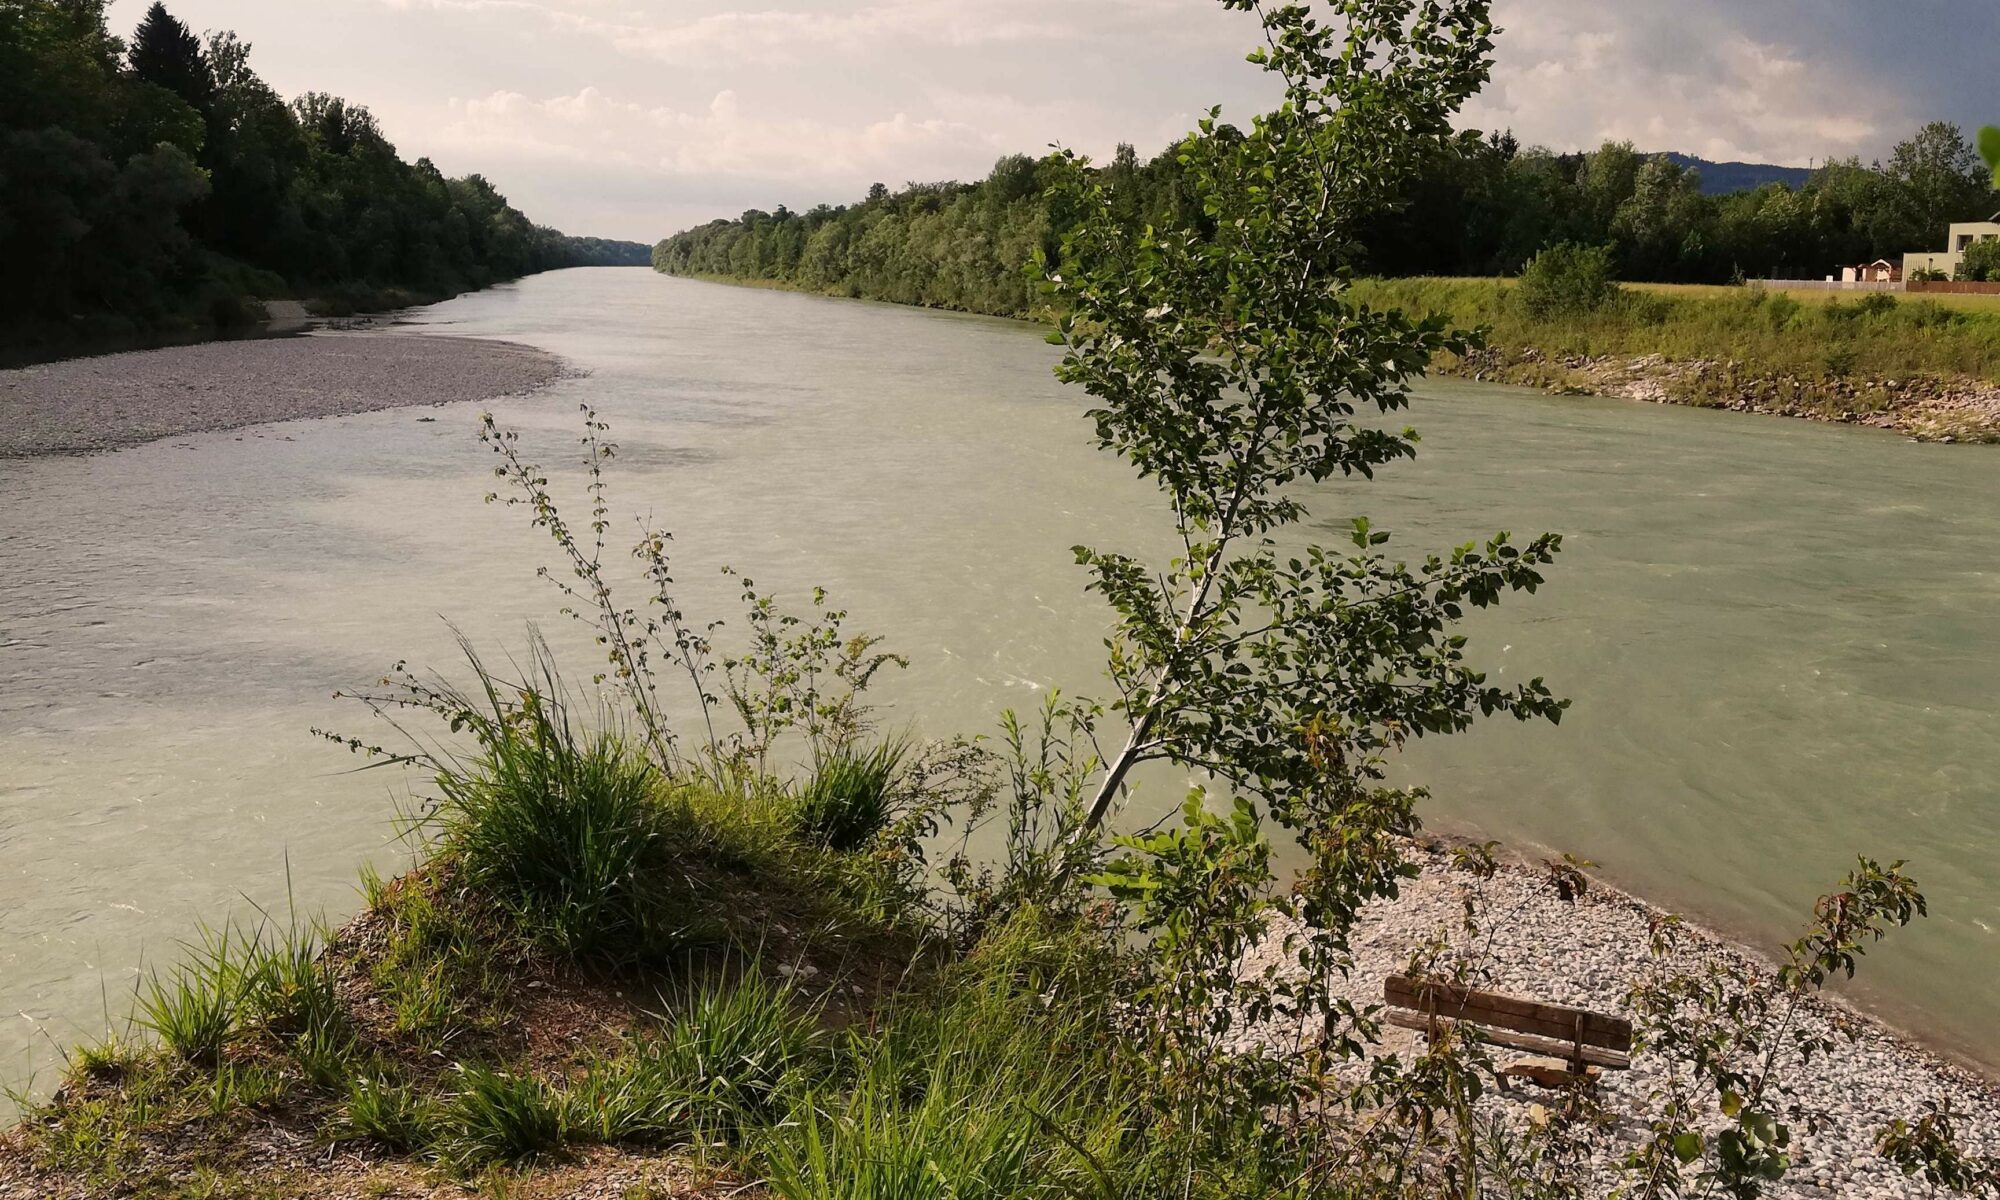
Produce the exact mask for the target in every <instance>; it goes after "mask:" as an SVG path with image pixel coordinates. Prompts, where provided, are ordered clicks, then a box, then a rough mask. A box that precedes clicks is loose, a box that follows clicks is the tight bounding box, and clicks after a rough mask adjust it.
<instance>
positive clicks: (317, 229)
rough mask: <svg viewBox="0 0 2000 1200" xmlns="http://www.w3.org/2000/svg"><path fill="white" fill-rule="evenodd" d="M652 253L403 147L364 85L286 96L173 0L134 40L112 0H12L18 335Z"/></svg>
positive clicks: (106, 328) (238, 49)
mask: <svg viewBox="0 0 2000 1200" xmlns="http://www.w3.org/2000/svg"><path fill="white" fill-rule="evenodd" d="M645 251H646V248H645V247H643V246H640V245H638V244H635V243H619V242H607V241H604V240H601V239H596V238H569V237H565V236H564V235H562V234H561V233H559V232H557V231H556V230H553V229H549V228H545V227H541V226H537V225H536V224H534V223H533V222H532V221H530V220H529V219H528V218H527V217H526V216H524V215H523V214H522V213H521V212H520V211H519V210H517V209H515V208H513V207H512V206H511V205H509V204H508V203H507V199H506V197H505V196H503V195H501V194H500V192H499V191H498V190H497V189H495V188H494V186H493V185H492V183H490V182H489V181H487V180H486V179H484V178H482V177H481V176H478V175H468V176H466V177H464V178H461V179H448V178H446V177H445V175H444V174H443V173H442V172H441V171H439V170H438V169H437V167H436V166H435V165H433V164H432V163H431V162H430V161H429V160H428V159H418V160H417V161H416V162H414V163H409V162H405V161H403V159H402V158H400V157H399V156H398V155H397V153H396V148H395V147H394V146H393V145H391V144H390V142H389V140H388V139H387V138H386V137H384V136H383V133H382V130H381V127H380V125H379V124H377V122H376V120H375V118H374V117H373V116H371V115H370V114H369V112H368V110H367V109H366V108H363V107H362V106H360V105H357V104H351V103H349V102H347V101H346V100H343V99H341V98H340V97H338V96H332V95H328V94H325V93H320V92H309V93H307V94H305V95H302V96H300V97H298V98H296V99H295V100H292V101H290V102H287V101H286V100H285V99H284V98H282V97H280V96H279V95H278V94H277V93H276V92H275V91H273V90H272V89H271V87H270V86H269V85H268V84H266V83H265V82H264V81H263V80H262V79H260V78H258V76H257V73H256V72H255V71H254V70H253V69H252V68H251V66H250V46H249V44H248V43H246V42H244V41H243V40H241V39H240V38H238V37H237V36H236V35H235V34H234V33H230V32H219V33H211V34H209V35H208V36H207V37H206V38H205V39H204V38H199V37H197V36H196V35H195V34H194V33H193V32H192V31H191V30H189V28H188V27H187V26H186V25H184V24H183V23H182V22H180V21H179V20H177V19H175V18H174V17H173V16H172V15H171V14H170V13H169V12H168V11H167V9H166V8H165V7H164V6H163V5H161V4H158V3H156V4H154V5H153V6H152V7H151V8H150V9H149V10H148V11H147V13H146V15H145V18H144V19H143V21H142V22H141V23H140V25H139V27H138V29H137V30H136V31H135V32H134V34H133V35H132V37H131V39H130V40H129V41H127V40H126V39H123V38H120V37H117V36H115V35H113V34H112V33H111V32H110V30H109V28H108V27H107V24H106V19H105V0H9V3H7V4H5V5H4V6H0V321H4V324H5V327H6V329H7V330H8V334H7V336H6V338H5V340H9V341H15V340H41V339H49V340H58V339H63V338H69V337H77V336H84V337H88V336H93V335H103V334H115V333H119V332H125V331H138V330H148V329H156V328H161V327H168V326H173V325H178V324H194V325H203V324H214V325H228V324H232V323H237V322H240V321H244V320H249V319H251V318H253V317H254V316H255V315H256V309H255V308H254V306H253V305H252V304H251V303H250V302H249V298H250V297H255V296H270V295H274V294H276V295H284V294H291V293H298V294H305V295H312V296H321V295H334V296H346V297H349V298H362V297H366V296H368V295H370V294H379V293H382V292H394V293H414V294H416V295H419V296H432V297H435V296H443V295H449V294H455V293H457V292H460V291H464V290H467V289H472V288H478V287H483V286H486V285H488V284H490V283H493V282H496V281H498V280H503V279H510V278H515V277H518V276H521V275H525V274H528V273H531V272H534V271H540V270H546V269H550V268H554V267H563V266H571V265H585V264H600V263H604V264H608V263H642V262H644V261H645Z"/></svg>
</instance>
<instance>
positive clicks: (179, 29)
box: [129, 0, 215, 115]
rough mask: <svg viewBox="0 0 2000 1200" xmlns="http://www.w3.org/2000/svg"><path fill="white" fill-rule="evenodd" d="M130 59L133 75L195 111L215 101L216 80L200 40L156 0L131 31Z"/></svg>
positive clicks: (200, 110)
mask: <svg viewBox="0 0 2000 1200" xmlns="http://www.w3.org/2000/svg"><path fill="white" fill-rule="evenodd" d="M129 61H130V64H131V68H132V74H133V75H134V76H135V77H137V78H138V79H141V80H143V81H145V82H147V83H150V84H154V85H156V86H158V87H163V88H165V89H166V90H167V91H169V92H172V93H173V94H174V95H176V96H179V97H180V98H181V99H182V100H184V101H186V102H187V105H188V107H190V108H192V109H194V110H195V111H196V112H198V113H202V114H204V115H205V114H206V113H207V112H208V110H209V107H210V106H211V105H212V104H213V103H214V98H215V79H214V77H213V76H212V75H210V73H209V69H208V55H207V54H206V53H204V52H203V50H202V45H201V39H199V38H197V37H195V35H194V34H193V33H192V32H191V31H190V30H189V29H188V27H187V26H185V25H183V24H181V23H180V21H178V20H177V19H175V18H174V17H173V16H172V15H171V14H170V13H168V12H167V6H166V5H164V4H161V3H160V2H159V0H154V2H153V6H152V7H151V8H148V9H147V10H146V16H145V19H143V20H141V21H140V22H139V28H138V29H137V30H136V31H134V32H133V34H132V49H131V52H130V59H129Z"/></svg>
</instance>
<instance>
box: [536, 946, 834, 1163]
mask: <svg viewBox="0 0 2000 1200" xmlns="http://www.w3.org/2000/svg"><path fill="white" fill-rule="evenodd" d="M677 1008H678V1011H677V1013H676V1015H675V1018H674V1021H673V1024H672V1025H671V1027H669V1028H668V1029H667V1031H666V1032H665V1033H663V1034H658V1035H653V1036H647V1037H643V1038H638V1039H635V1040H633V1041H632V1042H631V1043H630V1044H628V1045H627V1046H625V1047H624V1048H623V1049H622V1050H621V1051H620V1052H619V1053H618V1054H617V1055H615V1056H613V1057H609V1058H601V1059H599V1060H598V1061H596V1062H594V1063H592V1064H591V1065H590V1066H589V1068H588V1069H587V1071H586V1073H585V1074H584V1077H583V1079H582V1081H581V1082H580V1083H579V1084H578V1085H577V1086H576V1087H575V1088H574V1089H572V1091H571V1093H570V1098H569V1099H570V1112H571V1120H572V1123H573V1124H574V1125H575V1126H576V1127H577V1128H578V1129H579V1131H582V1132H584V1133H586V1134H587V1136H589V1137H591V1138H592V1139H594V1140H597V1141H604V1142H622V1141H638V1142H646V1143H653V1144H659V1143H663V1142H667V1141H671V1140H674V1139H677V1138H681V1137H684V1136H686V1135H687V1134H689V1133H690V1132H692V1131H693V1130H694V1129H695V1128H696V1126H697V1125H701V1126H704V1128H703V1132H704V1133H705V1134H707V1135H709V1136H710V1137H711V1138H713V1139H721V1140H734V1139H735V1138H736V1137H738V1136H739V1135H740V1134H741V1133H742V1132H743V1131H745V1130H746V1129H749V1128H753V1127H756V1126H759V1125H762V1124H765V1123H767V1122H769V1121H770V1120H772V1119H773V1118H774V1117H775V1116H776V1115H777V1114H778V1113H779V1112H780V1111H781V1109H782V1107H783V1106H784V1104H785V1102H786V1098H787V1095H788V1093H789V1091H790V1090H791V1089H792V1087H793V1084H794V1083H795V1081H798V1080H801V1079H804V1078H808V1077H810V1076H811V1075H812V1073H813V1071H814V1069H815V1067H816V1066H817V1065H818V1057H817V1054H816V1050H817V1047H818V1035H817V1032H816V1029H815V1026H814V1021H813V1017H812V1014H811V1013H810V1012H809V1011H806V1010H804V1009H803V1008H802V1006H801V1005H800V1003H799V999H798V997H797V996H796V995H795V994H794V993H793V992H792V991H791V990H790V989H789V988H785V987H781V986H779V985H777V984H775V983H772V982H770V981H769V980H768V979H766V978H765V977H764V976H763V975H762V974H761V973H758V972H756V971H754V970H753V971H752V972H751V973H750V974H749V975H747V976H746V977H745V978H744V979H742V980H741V981H739V982H736V983H734V984H726V985H717V986H713V987H709V988H705V989H702V990H700V991H696V992H693V993H690V994H689V995H687V996H686V997H685V998H684V999H683V1001H682V1003H680V1004H679V1005H678V1006H677Z"/></svg>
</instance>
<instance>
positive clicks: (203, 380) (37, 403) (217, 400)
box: [0, 332, 563, 458]
mask: <svg viewBox="0 0 2000 1200" xmlns="http://www.w3.org/2000/svg"><path fill="white" fill-rule="evenodd" d="M562 373H563V364H562V360H561V359H558V358H556V357H555V356H554V355H552V354H546V353H544V352H542V351H540V350H536V349H534V348H533V347H530V346H522V345H518V344H516V343H513V342H495V341H484V340H481V339H477V338H462V337H436V336H429V335H425V336H413V335H409V334H392V333H379V332H359V333H323V334H313V335H311V336H308V337H290V338H267V339H261V340H255V341H235V342H205V343H202V344H200V345H196V346H175V347H171V348H169V349H164V350H140V351H134V352H132V353H128V354H107V355H103V356H101V357H97V358H78V359H70V360H68V361H66V362H55V363H45V364H43V365H41V366H34V367H22V368H19V369H16V370H10V371H0V458H25V457H30V456H34V455H42V454H87V453H90V452H92V451H97V450H111V449H116V448H117V447H120V446H131V445H136V444H138V443H140V442H149V441H153V440H155V439H157V438H164V437H174V436H176V435H179V434H186V433H201V432H207V431H211V430H219V429H235V428H239V427H241V426H244V425H259V424H262V423H264V422H267V421H290V420H295V419H298V418H301V417H330V416H337V415H339V414H342V413H357V412H372V411H374V410H376V409H382V408H398V407H403V406H406V405H414V404H444V403H449V402H451V401H456V400H488V399H492V398H494V397H496V396H511V395H518V394H520V393H522V392H530V391H533V390H535V389H537V388H540V387H543V386H546V385H547V384H549V383H551V382H552V381H554V380H555V379H557V378H558V377H560V376H561V375H562Z"/></svg>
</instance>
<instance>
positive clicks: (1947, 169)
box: [1882, 121, 1992, 245]
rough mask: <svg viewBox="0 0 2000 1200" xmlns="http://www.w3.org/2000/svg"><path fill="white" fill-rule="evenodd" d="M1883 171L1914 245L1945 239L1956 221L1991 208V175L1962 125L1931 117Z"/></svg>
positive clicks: (1983, 212)
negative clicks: (1948, 228)
mask: <svg viewBox="0 0 2000 1200" xmlns="http://www.w3.org/2000/svg"><path fill="white" fill-rule="evenodd" d="M1882 173H1883V175H1884V176H1885V177H1886V178H1887V179H1888V180H1889V181H1890V182H1891V183H1892V184H1894V185H1895V187H1896V191H1895V203H1896V209H1897V213H1898V215H1899V216H1900V217H1902V218H1903V220H1904V222H1905V223H1906V229H1907V231H1908V235H1909V236H1910V237H1911V238H1912V239H1913V240H1912V241H1911V242H1910V243H1909V244H1911V245H1927V244H1932V243H1937V242H1940V241H1941V239H1942V238H1943V237H1944V233H1945V228H1946V227H1947V226H1949V225H1951V224H1952V223H1953V222H1955V221H1970V220H1976V219H1978V218H1980V217H1983V216H1985V215H1986V214H1987V212H1989V211H1990V205H1991V203H1992V199H1991V196H1990V194H1989V191H1990V189H1989V187H1988V183H1989V173H1988V172H1987V171H1986V170H1984V169H1982V168H1981V167H1980V165H1979V155H1978V152H1977V151H1976V150H1975V149H1974V148H1973V145H1972V143H1971V142H1969V141H1967V140H1966V137H1965V134H1964V132H1963V131H1962V130H1960V129H1959V127H1958V126H1956V125H1953V124H1951V123H1950V122H1948V121H1932V122H1931V123H1930V124H1928V125H1925V126H1924V127H1923V128H1922V129H1919V130H1918V131H1917V132H1916V134H1915V135H1914V136H1912V137H1911V138H1910V139H1909V140H1908V141H1904V142H1900V143H1898V144H1897V146H1896V148H1895V150H1894V151H1893V152H1891V153H1890V155H1889V161H1888V163H1887V164H1886V165H1885V166H1884V167H1883V168H1882Z"/></svg>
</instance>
